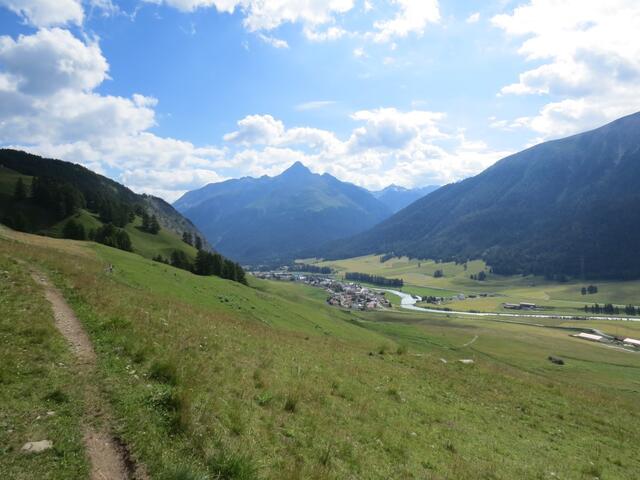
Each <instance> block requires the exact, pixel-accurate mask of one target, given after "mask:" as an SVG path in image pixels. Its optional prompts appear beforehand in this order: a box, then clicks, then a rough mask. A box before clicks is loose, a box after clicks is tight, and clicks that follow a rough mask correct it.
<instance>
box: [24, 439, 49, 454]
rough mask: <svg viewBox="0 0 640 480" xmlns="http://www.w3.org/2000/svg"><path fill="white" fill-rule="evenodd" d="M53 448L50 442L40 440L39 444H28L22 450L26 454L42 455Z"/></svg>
mask: <svg viewBox="0 0 640 480" xmlns="http://www.w3.org/2000/svg"><path fill="white" fill-rule="evenodd" d="M50 448H53V442H52V441H50V440H40V441H39V442H27V443H25V444H24V445H23V446H22V448H21V450H22V452H24V453H40V452H44V451H45V450H49V449H50Z"/></svg>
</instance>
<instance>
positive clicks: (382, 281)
mask: <svg viewBox="0 0 640 480" xmlns="http://www.w3.org/2000/svg"><path fill="white" fill-rule="evenodd" d="M344 278H345V279H346V280H353V281H356V282H364V283H371V284H373V285H380V286H382V287H396V288H399V287H402V286H403V285H404V282H403V281H402V279H401V278H386V277H380V276H378V275H370V274H368V273H360V272H347V273H346V274H345V276H344Z"/></svg>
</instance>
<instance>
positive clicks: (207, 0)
mask: <svg viewBox="0 0 640 480" xmlns="http://www.w3.org/2000/svg"><path fill="white" fill-rule="evenodd" d="M144 1H146V2H147V3H155V4H164V5H167V6H170V7H173V8H177V9H179V10H181V11H183V12H192V11H194V10H197V9H199V8H215V9H216V10H217V11H218V12H225V13H233V12H235V11H240V12H242V15H243V16H244V19H243V24H244V26H245V28H246V29H247V30H248V31H250V32H261V31H271V30H274V29H277V28H278V27H280V26H281V25H283V24H286V23H300V24H301V25H302V26H303V29H302V30H303V33H304V35H305V37H306V38H307V39H308V40H311V41H314V42H324V41H331V40H337V39H339V38H342V37H345V36H351V37H363V38H367V39H370V40H373V41H375V42H378V43H385V42H390V41H393V39H395V38H398V37H406V36H408V35H409V34H416V35H418V36H421V35H422V34H423V33H424V30H425V28H426V26H427V25H428V24H429V23H438V22H439V21H440V8H439V4H438V0H385V1H386V2H387V3H389V4H391V5H392V6H394V7H396V8H395V15H394V16H393V17H392V18H381V19H380V18H379V19H378V20H377V21H375V22H374V24H373V31H370V32H366V33H357V32H351V31H348V30H346V29H345V28H343V27H341V26H338V25H335V23H336V22H337V20H338V18H340V17H341V16H344V15H345V14H347V13H349V12H351V11H352V10H353V9H354V6H355V3H356V2H355V0H277V1H275V0H274V1H269V0H144ZM362 8H363V10H364V12H365V13H369V12H370V11H372V10H373V9H374V7H373V4H372V2H370V1H368V0H367V1H365V2H364V3H363V4H362ZM263 40H265V39H264V38H263ZM280 45H281V46H283V44H282V43H280Z"/></svg>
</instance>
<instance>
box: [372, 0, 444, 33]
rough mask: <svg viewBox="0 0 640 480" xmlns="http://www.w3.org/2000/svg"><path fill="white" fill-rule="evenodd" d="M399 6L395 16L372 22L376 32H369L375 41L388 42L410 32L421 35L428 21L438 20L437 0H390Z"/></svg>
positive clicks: (438, 8) (435, 21)
mask: <svg viewBox="0 0 640 480" xmlns="http://www.w3.org/2000/svg"><path fill="white" fill-rule="evenodd" d="M392 3H393V4H395V5H397V6H398V8H399V11H398V13H397V14H396V16H395V17H394V18H392V19H389V20H380V21H377V22H375V23H374V27H375V29H376V32H375V33H373V34H371V36H372V38H373V40H374V41H375V42H380V43H382V42H388V41H390V40H392V39H393V38H395V37H406V36H407V35H409V34H410V33H415V34H416V35H422V34H423V33H424V29H425V27H426V26H427V24H429V23H438V22H439V21H440V7H439V5H438V0H392Z"/></svg>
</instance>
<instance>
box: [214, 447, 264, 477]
mask: <svg viewBox="0 0 640 480" xmlns="http://www.w3.org/2000/svg"><path fill="white" fill-rule="evenodd" d="M207 467H208V468H209V472H211V474H212V475H213V476H214V477H213V478H215V479H216V480H256V479H257V478H259V477H258V467H257V465H256V464H255V462H254V461H253V459H252V458H251V457H250V456H249V455H244V454H238V453H231V452H228V451H225V450H220V451H218V452H216V453H215V454H214V455H212V456H210V457H209V458H208V459H207Z"/></svg>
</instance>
